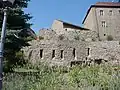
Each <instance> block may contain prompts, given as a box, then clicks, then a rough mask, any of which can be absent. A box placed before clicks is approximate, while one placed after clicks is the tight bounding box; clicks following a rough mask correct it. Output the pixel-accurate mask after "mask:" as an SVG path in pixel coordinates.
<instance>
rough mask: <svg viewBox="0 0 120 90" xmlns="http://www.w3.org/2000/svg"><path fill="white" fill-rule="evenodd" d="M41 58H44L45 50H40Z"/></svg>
mask: <svg viewBox="0 0 120 90" xmlns="http://www.w3.org/2000/svg"><path fill="white" fill-rule="evenodd" d="M40 58H43V49H41V50H40Z"/></svg>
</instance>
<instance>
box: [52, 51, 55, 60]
mask: <svg viewBox="0 0 120 90" xmlns="http://www.w3.org/2000/svg"><path fill="white" fill-rule="evenodd" d="M54 57H55V50H53V51H52V58H54Z"/></svg>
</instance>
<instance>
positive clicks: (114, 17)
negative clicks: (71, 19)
mask: <svg viewBox="0 0 120 90" xmlns="http://www.w3.org/2000/svg"><path fill="white" fill-rule="evenodd" d="M119 19H120V3H114V2H98V3H96V4H95V5H91V7H90V8H89V9H88V12H87V14H86V16H85V18H84V20H83V25H84V27H85V28H89V29H90V30H93V31H96V32H97V33H98V37H99V40H107V39H109V38H110V37H111V39H113V40H120V25H119V24H120V20H119Z"/></svg>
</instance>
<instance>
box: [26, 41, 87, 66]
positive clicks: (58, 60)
mask: <svg viewBox="0 0 120 90" xmlns="http://www.w3.org/2000/svg"><path fill="white" fill-rule="evenodd" d="M85 47H86V43H85V42H79V41H76V42H74V41H68V40H63V41H49V42H48V41H40V42H38V43H37V44H36V45H33V46H30V47H26V48H24V52H25V53H26V54H25V55H26V57H27V58H28V59H29V60H30V62H32V63H33V64H35V63H37V62H39V61H43V62H44V61H45V62H49V63H50V64H51V65H52V64H53V65H68V64H70V63H71V61H84V60H85V59H86V50H85Z"/></svg>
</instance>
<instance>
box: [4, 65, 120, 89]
mask: <svg viewBox="0 0 120 90" xmlns="http://www.w3.org/2000/svg"><path fill="white" fill-rule="evenodd" d="M36 69H37V70H38V72H33V73H32V72H28V73H26V72H25V73H24V72H23V73H20V72H19V73H6V74H5V77H4V83H3V90H119V87H120V77H119V75H120V73H118V71H116V70H114V67H111V66H109V65H95V66H87V67H82V66H75V67H72V68H69V69H67V68H66V69H65V68H64V67H54V68H50V67H48V66H45V65H43V64H40V65H39V66H38V67H37V68H36ZM66 70H67V71H68V72H65V71H66Z"/></svg>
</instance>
